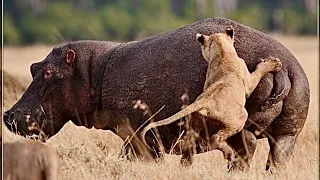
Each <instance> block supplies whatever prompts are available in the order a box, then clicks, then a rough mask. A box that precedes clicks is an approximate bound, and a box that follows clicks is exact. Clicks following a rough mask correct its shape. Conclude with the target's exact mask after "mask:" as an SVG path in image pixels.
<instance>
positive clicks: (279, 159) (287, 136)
mask: <svg viewBox="0 0 320 180" xmlns="http://www.w3.org/2000/svg"><path fill="white" fill-rule="evenodd" d="M292 85H293V86H292V88H291V90H290V93H289V95H288V96H287V97H286V98H285V99H284V101H283V108H282V112H281V114H280V116H278V117H277V118H276V119H275V120H274V121H273V122H272V123H271V125H270V127H269V128H268V129H267V130H266V131H267V132H268V133H269V134H270V135H271V137H272V138H271V137H268V139H269V145H270V153H269V157H270V158H269V161H268V165H267V169H269V168H270V166H271V167H275V169H278V167H283V168H284V167H285V166H286V164H287V162H288V161H289V159H290V156H291V155H292V153H293V149H294V146H295V143H296V139H297V137H298V135H299V134H300V132H301V130H302V128H303V126H304V123H305V121H306V119H307V114H308V109H309V101H310V91H309V86H308V82H307V79H306V78H296V79H293V83H292Z"/></svg>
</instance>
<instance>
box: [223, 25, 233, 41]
mask: <svg viewBox="0 0 320 180" xmlns="http://www.w3.org/2000/svg"><path fill="white" fill-rule="evenodd" d="M225 32H226V34H227V35H228V36H230V37H231V39H233V34H234V32H233V28H232V27H231V26H228V27H227V28H226V30H225Z"/></svg>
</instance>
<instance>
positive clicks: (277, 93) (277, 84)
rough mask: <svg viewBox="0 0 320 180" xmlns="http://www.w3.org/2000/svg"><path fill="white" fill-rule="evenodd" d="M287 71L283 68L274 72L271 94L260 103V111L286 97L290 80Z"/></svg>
mask: <svg viewBox="0 0 320 180" xmlns="http://www.w3.org/2000/svg"><path fill="white" fill-rule="evenodd" d="M287 73H288V72H285V71H283V70H281V71H279V72H278V73H275V75H274V78H273V81H274V82H273V90H272V93H271V96H270V97H269V98H268V99H267V100H265V101H264V103H263V104H262V105H261V111H265V110H267V109H269V108H271V107H273V106H274V105H275V104H277V103H278V102H279V101H282V100H283V99H284V98H285V97H287V95H288V94H289V92H290V89H291V82H290V79H289V77H288V74H287Z"/></svg>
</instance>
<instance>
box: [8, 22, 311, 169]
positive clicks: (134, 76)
mask: <svg viewBox="0 0 320 180" xmlns="http://www.w3.org/2000/svg"><path fill="white" fill-rule="evenodd" d="M226 26H232V27H233V29H234V31H235V33H236V34H237V36H236V37H235V39H234V46H235V49H236V51H237V53H238V55H239V57H240V58H242V59H244V60H245V62H246V65H247V67H248V70H249V71H250V72H252V71H253V70H254V69H255V67H256V65H257V64H258V63H259V62H260V61H259V59H261V58H267V57H270V56H273V57H277V58H279V59H281V63H282V65H283V66H282V69H281V70H280V71H279V72H278V73H276V74H273V73H268V74H267V75H265V76H264V77H263V78H262V79H261V81H260V83H259V85H258V86H257V87H256V89H255V90H254V92H253V93H252V95H251V96H250V98H249V99H248V100H247V102H246V106H245V107H246V109H247V111H248V114H249V115H248V120H247V122H246V125H245V127H244V129H243V130H242V131H241V132H239V133H237V134H236V135H234V136H232V137H230V138H229V139H228V140H227V142H228V144H229V145H230V146H231V147H232V148H233V150H234V151H235V153H236V155H237V157H239V158H237V159H240V160H239V161H235V162H234V165H233V167H234V169H240V170H246V169H248V168H249V167H250V162H251V160H252V157H253V154H254V152H255V149H256V144H257V139H260V138H267V139H268V142H269V146H270V152H269V157H270V158H268V161H267V162H266V169H269V168H270V167H274V168H275V169H278V167H281V166H282V165H283V164H285V163H286V162H287V161H288V160H289V158H290V156H291V154H292V152H293V149H294V146H295V142H296V139H297V137H298V135H299V133H300V132H301V130H302V128H303V126H304V123H305V121H306V118H307V114H308V108H309V101H310V90H309V83H308V79H307V77H306V75H305V72H304V70H303V69H302V67H301V65H300V64H299V63H298V61H297V59H296V58H295V57H294V56H293V55H292V54H291V53H290V51H289V50H288V49H287V48H286V47H284V46H283V45H282V44H281V43H279V42H278V41H277V40H275V39H273V38H272V37H270V36H268V35H267V34H265V33H263V32H260V31H258V30H255V29H253V28H250V27H247V26H245V25H242V24H240V23H238V22H235V21H233V20H230V19H225V18H208V19H203V20H200V21H197V22H194V23H192V24H189V25H186V26H184V27H181V28H179V29H176V30H172V31H169V32H166V33H161V34H157V35H154V36H151V37H149V38H146V39H143V40H140V41H135V42H128V43H116V42H97V41H78V42H70V43H67V44H63V45H60V46H57V47H55V48H53V50H52V52H50V54H49V55H48V56H47V57H46V58H45V59H44V60H43V61H41V62H38V63H34V64H32V65H31V66H30V69H31V74H32V77H33V81H32V83H31V84H30V86H29V87H28V89H27V90H26V92H25V93H24V94H23V96H22V97H21V99H20V100H19V101H18V102H17V103H16V104H15V105H14V106H13V107H12V108H11V109H10V110H8V111H6V112H5V113H4V115H3V119H4V123H5V124H6V126H7V127H8V128H10V129H11V130H12V131H18V132H19V133H20V134H21V135H30V134H33V133H35V134H36V133H39V132H43V133H44V134H46V136H47V137H48V138H49V137H51V136H53V135H55V134H56V133H57V132H59V130H60V129H61V128H62V127H63V125H64V124H65V123H66V122H68V121H69V120H71V121H72V122H73V123H74V124H75V125H78V126H85V127H87V128H91V127H95V128H98V129H104V130H111V131H112V132H114V133H115V134H117V135H118V136H120V137H121V138H122V139H123V140H126V143H125V145H124V150H125V152H129V150H131V152H134V155H135V156H136V157H139V158H144V157H146V156H147V155H146V154H150V155H151V158H156V157H158V155H159V152H160V150H161V151H162V150H163V149H159V148H157V143H154V142H157V141H156V140H158V141H159V140H160V141H161V144H162V145H163V147H164V151H165V152H168V151H169V150H170V148H171V147H172V145H173V144H175V142H176V141H177V139H178V138H179V134H180V132H181V129H183V127H182V126H180V124H181V123H178V122H177V123H172V124H170V125H167V126H162V127H159V128H158V130H157V131H158V133H157V137H158V138H155V137H154V135H153V134H151V133H150V131H149V134H148V133H147V134H146V140H147V143H148V144H149V145H150V146H153V147H154V151H150V150H146V148H144V147H145V146H144V145H143V143H142V142H141V140H140V138H139V135H140V132H141V131H140V130H141V129H142V128H143V127H144V126H145V124H146V123H145V122H146V121H147V120H149V119H150V118H151V117H150V115H151V114H152V113H154V112H156V113H155V115H154V116H152V117H153V118H152V119H153V120H154V121H157V120H161V119H165V118H167V117H169V116H171V115H173V114H175V113H177V112H178V111H180V110H181V106H182V105H183V104H184V102H182V101H181V96H182V95H184V94H186V92H187V94H188V97H189V100H190V102H191V103H192V102H194V101H195V99H196V98H197V96H199V95H200V94H201V93H202V92H203V86H204V82H205V77H206V70H207V63H206V61H205V60H204V58H203V56H202V53H201V48H200V47H199V44H198V42H197V41H196V40H195V38H194V37H195V35H196V34H197V33H201V34H206V35H209V34H212V33H217V32H223V31H224V29H225V27H226ZM137 102H139V103H140V104H141V102H143V103H144V104H145V105H147V106H143V107H144V108H137V107H138V106H137ZM139 107H141V106H139ZM146 107H147V108H146ZM146 109H147V110H148V112H149V113H146ZM159 109H161V111H159ZM150 112H151V113H150ZM182 121H183V120H182ZM13 122H16V127H13V128H12V124H13ZM128 137H129V138H128ZM128 140H129V141H128ZM129 144H130V145H129ZM201 152H203V151H201V149H200V148H198V153H201Z"/></svg>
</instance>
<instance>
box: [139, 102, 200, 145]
mask: <svg viewBox="0 0 320 180" xmlns="http://www.w3.org/2000/svg"><path fill="white" fill-rule="evenodd" d="M199 104H203V102H202V101H196V102H194V103H192V104H190V105H189V106H187V107H186V108H184V109H183V110H181V111H179V112H177V113H176V114H174V115H172V116H170V117H168V118H166V119H163V120H160V121H157V122H152V123H150V124H148V125H147V126H146V127H145V128H143V130H142V131H141V136H140V137H141V140H142V141H143V143H144V144H145V145H146V146H147V147H148V148H149V149H150V150H152V149H151V148H150V147H149V146H148V144H147V142H146V139H145V134H146V133H147V131H149V130H150V129H151V128H156V127H159V126H164V125H168V124H171V123H174V122H175V121H177V120H179V119H181V118H183V117H185V116H187V115H189V114H191V113H193V112H196V111H199V110H200V109H201V108H197V106H198V105H199Z"/></svg>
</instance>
